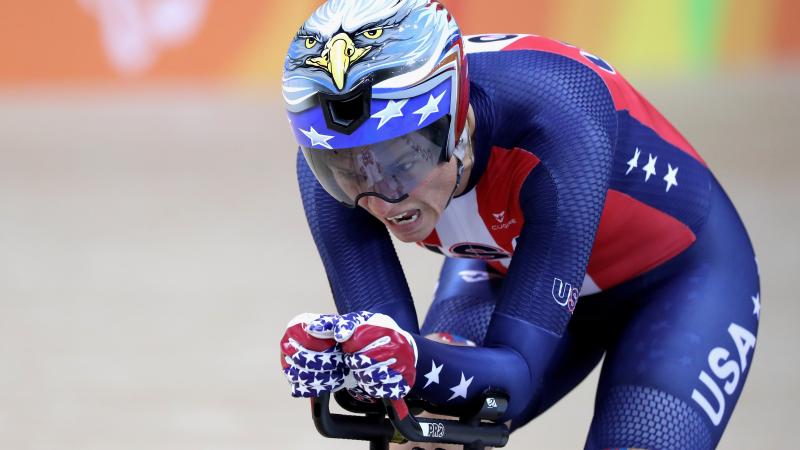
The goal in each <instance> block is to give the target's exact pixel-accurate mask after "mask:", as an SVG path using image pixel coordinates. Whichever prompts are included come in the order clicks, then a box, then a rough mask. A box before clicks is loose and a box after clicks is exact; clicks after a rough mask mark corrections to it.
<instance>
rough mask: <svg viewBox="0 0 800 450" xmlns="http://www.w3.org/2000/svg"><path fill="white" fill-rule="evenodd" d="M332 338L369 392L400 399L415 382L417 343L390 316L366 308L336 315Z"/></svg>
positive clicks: (363, 389)
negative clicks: (361, 310) (367, 310)
mask: <svg viewBox="0 0 800 450" xmlns="http://www.w3.org/2000/svg"><path fill="white" fill-rule="evenodd" d="M334 338H335V339H336V341H337V342H339V343H341V345H342V350H343V351H344V353H345V356H344V360H345V363H346V364H347V367H348V369H349V370H350V373H351V374H352V375H353V377H354V378H355V381H356V382H357V383H358V388H360V390H362V391H363V392H364V393H366V394H367V395H368V396H370V397H372V398H387V399H391V400H399V399H400V398H403V397H405V396H406V395H407V394H408V392H409V391H410V390H411V388H412V387H413V386H414V380H415V379H416V376H417V369H416V365H417V344H416V342H414V338H413V337H412V336H411V335H410V334H408V333H407V332H406V331H404V330H403V329H402V328H400V326H399V325H397V323H396V322H395V321H394V320H393V319H392V318H391V317H389V316H387V315H384V314H373V313H370V312H366V311H363V312H358V313H349V314H345V315H343V316H341V317H336V318H334Z"/></svg>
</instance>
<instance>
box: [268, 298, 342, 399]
mask: <svg viewBox="0 0 800 450" xmlns="http://www.w3.org/2000/svg"><path fill="white" fill-rule="evenodd" d="M338 317H339V316H334V315H330V314H325V315H320V314H300V315H299V316H297V317H295V318H294V319H292V320H291V321H290V322H289V324H288V325H287V326H286V332H285V333H284V335H283V338H282V339H281V366H282V367H283V373H284V375H286V378H287V379H288V380H289V384H291V385H292V396H293V397H317V396H318V395H319V394H320V393H321V392H335V391H337V390H339V389H341V388H342V386H343V385H344V379H345V375H346V374H347V366H346V365H345V363H344V355H343V354H342V349H341V346H340V345H339V344H338V343H337V342H336V341H335V340H334V339H333V333H334V331H333V326H334V322H335V320H336V319H337V318H338Z"/></svg>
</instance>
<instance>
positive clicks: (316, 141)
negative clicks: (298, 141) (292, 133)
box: [298, 127, 334, 150]
mask: <svg viewBox="0 0 800 450" xmlns="http://www.w3.org/2000/svg"><path fill="white" fill-rule="evenodd" d="M298 129H299V130H300V132H301V133H303V134H305V135H306V137H307V138H308V139H309V140H311V146H312V147H317V146H320V147H325V148H327V149H328V150H333V147H331V144H329V143H328V141H330V140H331V139H333V138H334V136H327V135H324V134H319V133H317V130H315V129H314V127H309V129H308V131H306V130H304V129H302V128H298Z"/></svg>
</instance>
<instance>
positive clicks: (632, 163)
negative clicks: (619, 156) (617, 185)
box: [625, 147, 642, 175]
mask: <svg viewBox="0 0 800 450" xmlns="http://www.w3.org/2000/svg"><path fill="white" fill-rule="evenodd" d="M641 155H642V152H641V150H639V147H636V153H634V155H633V158H631V160H630V161H628V171H627V172H625V175H627V174H629V173H631V170H633V169H635V168H637V167H639V156H641Z"/></svg>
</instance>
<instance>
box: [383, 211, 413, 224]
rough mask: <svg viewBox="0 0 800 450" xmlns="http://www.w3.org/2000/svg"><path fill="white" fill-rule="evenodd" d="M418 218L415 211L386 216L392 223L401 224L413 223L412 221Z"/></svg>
mask: <svg viewBox="0 0 800 450" xmlns="http://www.w3.org/2000/svg"><path fill="white" fill-rule="evenodd" d="M418 218H419V213H418V212H416V213H414V214H412V215H410V216H409V215H408V213H407V212H405V213H403V214H400V215H397V216H394V217H387V218H386V219H387V220H389V221H390V222H392V223H394V224H397V225H401V224H406V223H414V222H416V221H417V219H418Z"/></svg>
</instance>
